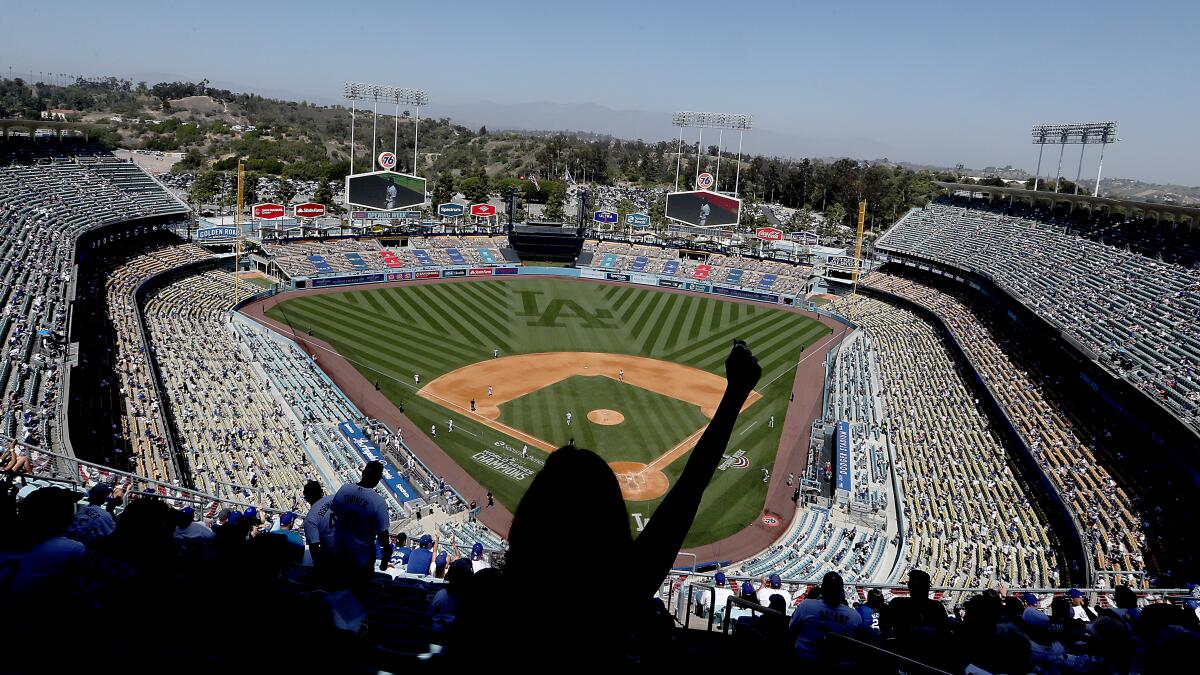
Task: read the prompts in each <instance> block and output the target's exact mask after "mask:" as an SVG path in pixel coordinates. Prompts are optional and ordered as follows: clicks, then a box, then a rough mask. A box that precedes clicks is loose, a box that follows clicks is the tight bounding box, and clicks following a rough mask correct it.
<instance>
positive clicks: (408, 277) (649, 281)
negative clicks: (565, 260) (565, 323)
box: [294, 266, 793, 304]
mask: <svg viewBox="0 0 1200 675" xmlns="http://www.w3.org/2000/svg"><path fill="white" fill-rule="evenodd" d="M515 275H534V276H556V277H575V278H583V279H598V280H602V281H617V282H622V283H630V284H639V285H644V286H658V287H661V288H678V289H680V290H685V291H696V292H699V293H712V294H715V295H724V296H726V297H730V298H739V299H741V300H753V301H755V302H767V303H771V304H781V303H782V304H791V303H792V301H793V298H792V297H791V296H785V295H782V294H779V293H764V292H762V291H757V290H750V289H746V288H740V287H733V286H719V285H716V284H711V283H707V282H705V281H703V280H700V279H693V280H688V281H684V280H682V279H673V278H667V277H659V276H658V275H656V274H647V273H645V272H612V271H609V270H604V269H598V268H594V267H524V266H521V267H517V266H512V267H427V268H422V269H405V270H396V271H393V272H386V273H366V274H338V275H330V276H315V277H310V278H308V280H307V283H306V282H305V281H304V280H303V278H301V279H297V280H295V282H294V284H295V287H298V288H299V287H303V286H304V285H307V286H310V287H312V288H326V287H330V286H346V285H352V284H354V285H357V284H374V283H382V282H388V281H414V280H418V279H444V278H460V277H473V278H481V277H490V276H495V277H500V276H515Z"/></svg>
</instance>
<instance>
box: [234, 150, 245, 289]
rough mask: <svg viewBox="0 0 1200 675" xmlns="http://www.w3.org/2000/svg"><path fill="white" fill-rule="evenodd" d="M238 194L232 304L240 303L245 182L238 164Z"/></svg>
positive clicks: (240, 164) (241, 166)
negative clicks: (239, 272) (239, 282)
mask: <svg viewBox="0 0 1200 675" xmlns="http://www.w3.org/2000/svg"><path fill="white" fill-rule="evenodd" d="M237 176H238V194H237V211H235V212H234V216H233V222H234V227H235V229H236V230H237V234H236V235H235V236H236V237H237V238H236V239H235V240H234V243H233V304H235V305H236V304H238V303H239V302H241V293H240V291H241V289H240V288H239V287H238V281H239V280H240V279H241V276H240V275H239V274H238V268H240V267H241V261H242V196H243V194H244V193H243V191H242V188H243V185H244V184H245V182H246V165H245V164H243V163H241V162H238V174H237Z"/></svg>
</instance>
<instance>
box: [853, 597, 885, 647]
mask: <svg viewBox="0 0 1200 675" xmlns="http://www.w3.org/2000/svg"><path fill="white" fill-rule="evenodd" d="M883 608H884V601H883V591H881V590H879V589H878V588H872V589H871V590H869V591H867V601H866V602H864V603H863V604H861V605H859V606H858V607H857V608H856V609H858V615H859V616H861V617H862V625H863V627H864V628H868V629H870V630H871V633H872V634H873V635H875V636H876V637H878V636H879V613H880V612H882V611H883Z"/></svg>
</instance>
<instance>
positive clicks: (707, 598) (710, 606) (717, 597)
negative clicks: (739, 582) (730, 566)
mask: <svg viewBox="0 0 1200 675" xmlns="http://www.w3.org/2000/svg"><path fill="white" fill-rule="evenodd" d="M731 595H733V591H732V590H730V588H729V585H728V580H727V579H726V577H725V573H724V572H717V573H716V574H714V575H713V589H712V591H705V592H704V593H701V594H700V597H699V599H697V601H696V603H697V604H698V605H699V606H700V607H703V608H704V609H705V610H706V611H711V612H713V613H714V614H716V619H715V620H716V621H717V622H720V620H721V618H720V617H721V616H723V615H724V614H725V603H726V602H727V601H728V600H729V596H731Z"/></svg>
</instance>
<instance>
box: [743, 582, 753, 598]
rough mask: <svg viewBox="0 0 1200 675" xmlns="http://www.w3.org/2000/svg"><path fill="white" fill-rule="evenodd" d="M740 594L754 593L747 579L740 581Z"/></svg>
mask: <svg viewBox="0 0 1200 675" xmlns="http://www.w3.org/2000/svg"><path fill="white" fill-rule="evenodd" d="M742 595H754V586H752V585H750V582H749V581H743V582H742Z"/></svg>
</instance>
